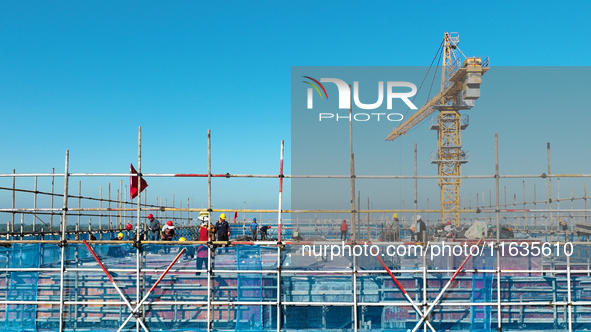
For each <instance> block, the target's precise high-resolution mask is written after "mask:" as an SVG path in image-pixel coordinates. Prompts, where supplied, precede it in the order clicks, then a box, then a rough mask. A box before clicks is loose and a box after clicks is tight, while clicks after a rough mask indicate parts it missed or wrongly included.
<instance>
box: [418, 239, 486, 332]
mask: <svg viewBox="0 0 591 332" xmlns="http://www.w3.org/2000/svg"><path fill="white" fill-rule="evenodd" d="M483 241H484V239H480V241H478V243H477V244H476V247H479V246H480V245H481V244H482V242H483ZM483 250H484V249H483ZM472 253H473V248H472V247H471V248H470V255H468V257H466V259H464V261H463V262H462V265H460V267H459V268H458V269H457V270H456V272H455V273H454V274H453V276H452V277H451V279H449V281H448V282H447V284H446V285H445V287H443V289H442V290H441V292H440V293H439V295H437V298H435V300H434V301H433V303H432V304H431V306H429V309H427V312H426V313H425V315H424V316H422V317H421V320H420V321H419V322H418V323H417V325H416V326H415V327H414V329H412V332H416V330H417V329H418V328H419V327H421V324H422V323H423V322H425V323H427V320H426V317H427V316H428V315H429V314H430V313H431V311H432V310H433V308H435V306H436V305H437V303H438V302H439V300H441V298H442V297H443V294H444V293H445V291H446V290H447V289H448V288H449V286H450V285H451V284H452V283H453V281H454V279H455V278H456V277H457V276H458V274H460V272H461V271H462V269H463V268H464V265H466V263H467V262H468V260H469V259H470V258H472V257H473V256H472Z"/></svg>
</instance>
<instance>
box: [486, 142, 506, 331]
mask: <svg viewBox="0 0 591 332" xmlns="http://www.w3.org/2000/svg"><path fill="white" fill-rule="evenodd" d="M495 188H496V196H497V197H496V198H497V201H496V205H497V206H496V209H495V215H496V217H497V243H496V245H497V246H496V247H497V251H496V254H497V317H498V319H497V325H498V326H497V328H498V331H499V332H500V331H502V319H503V316H502V315H501V259H500V251H499V242H500V241H501V222H500V220H499V133H495ZM483 205H484V204H483ZM483 250H484V249H483Z"/></svg>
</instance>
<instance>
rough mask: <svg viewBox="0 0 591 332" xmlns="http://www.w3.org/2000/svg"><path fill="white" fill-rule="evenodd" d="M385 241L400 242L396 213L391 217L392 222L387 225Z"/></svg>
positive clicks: (398, 221) (398, 222)
mask: <svg viewBox="0 0 591 332" xmlns="http://www.w3.org/2000/svg"><path fill="white" fill-rule="evenodd" d="M386 241H400V220H398V213H394V214H393V215H392V221H391V222H389V223H388V229H387V230H386Z"/></svg>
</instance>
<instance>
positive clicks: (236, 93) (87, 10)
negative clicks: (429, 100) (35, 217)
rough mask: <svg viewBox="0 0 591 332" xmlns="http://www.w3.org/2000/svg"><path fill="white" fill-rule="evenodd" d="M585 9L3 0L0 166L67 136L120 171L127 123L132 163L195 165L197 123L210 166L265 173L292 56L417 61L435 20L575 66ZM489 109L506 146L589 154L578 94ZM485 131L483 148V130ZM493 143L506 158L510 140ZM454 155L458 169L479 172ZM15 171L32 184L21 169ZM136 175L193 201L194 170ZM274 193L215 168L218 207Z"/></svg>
mask: <svg viewBox="0 0 591 332" xmlns="http://www.w3.org/2000/svg"><path fill="white" fill-rule="evenodd" d="M590 9H591V5H589V4H588V3H585V2H566V3H559V2H555V1H538V2H535V3H531V2H523V3H519V2H514V1H504V2H496V3H494V4H492V3H488V4H484V5H480V4H477V3H474V2H473V1H456V2H453V4H452V3H450V2H437V3H434V2H432V1H414V2H392V1H383V2H371V3H365V2H343V1H321V2H318V1H298V2H256V3H255V2H242V1H224V2H196V1H177V2H155V1H125V2H120V1H101V2H98V1H95V2H88V1H87V2H79V1H69V2H66V1H61V2H57V3H56V2H44V1H29V2H14V1H3V2H0V31H2V32H1V33H0V47H1V51H0V64H2V69H1V70H0V91H2V92H1V93H0V114H1V115H2V119H3V140H2V144H0V154H1V155H2V159H1V160H0V173H9V172H12V169H13V168H16V170H17V172H19V173H38V172H50V171H51V168H52V167H55V168H56V172H62V171H63V164H64V152H65V150H66V149H68V150H70V164H71V168H70V170H71V172H112V173H122V172H127V171H128V165H129V162H133V163H134V164H137V127H138V126H142V130H143V163H142V166H143V171H144V172H150V173H205V172H207V144H206V143H207V141H206V135H207V129H211V130H212V138H213V142H212V148H213V152H212V158H213V170H212V171H213V172H214V173H226V172H229V173H241V174H247V173H256V174H270V173H277V172H278V167H279V162H278V157H279V147H280V141H281V140H285V141H286V156H287V157H286V173H290V159H289V158H290V141H291V124H290V89H291V86H290V85H291V83H290V82H291V78H290V75H291V67H292V66H428V65H429V63H431V60H432V58H433V56H434V55H435V51H436V50H437V47H438V46H439V44H440V42H441V39H442V36H443V33H444V32H445V31H454V32H455V31H457V32H459V33H460V40H461V42H460V47H461V48H462V50H463V51H464V52H465V53H466V55H478V56H480V55H486V56H489V58H490V59H491V65H492V66H587V65H589V58H588V54H590V53H591V52H590V51H591V36H590V35H589V28H590V25H589V21H588V13H589V11H590ZM518 78H519V77H514V79H516V80H517V79H518ZM484 84H486V79H485V83H484ZM582 84H583V85H584V84H585V82H583V83H582ZM586 84H587V85H588V84H589V81H587V83H586ZM484 88H485V85H483V89H484ZM515 93H516V94H517V92H515ZM485 96H486V92H485V90H483V98H482V99H483V100H484V97H485ZM568 97H569V96H568V94H567V95H566V96H565V98H568ZM498 112H500V113H502V114H503V115H504V116H505V118H506V120H505V121H504V122H499V123H495V124H494V125H495V126H496V127H487V130H486V135H489V134H491V133H492V134H493V135H494V132H503V131H505V132H507V133H515V131H519V134H518V135H521V136H515V137H517V138H513V139H515V140H519V137H523V138H524V139H525V140H524V142H527V143H528V144H523V145H521V146H519V149H521V150H523V151H534V150H535V153H537V154H536V156H537V157H539V158H538V159H540V160H541V162H544V161H545V159H544V158H545V154H544V153H545V143H546V141H551V142H553V144H554V142H556V143H555V144H556V146H557V149H559V150H562V151H563V152H564V153H567V154H568V155H569V156H578V159H577V158H575V159H573V160H574V161H573V162H565V163H564V164H565V165H572V164H579V163H583V162H588V161H589V158H588V157H585V158H583V159H581V158H580V156H581V155H589V149H588V148H586V147H585V146H584V145H585V143H586V142H588V141H589V135H588V134H586V133H579V132H573V130H572V128H570V129H569V124H573V126H574V125H575V124H577V126H576V128H577V130H578V128H580V126H581V123H582V122H584V121H586V120H589V116H588V115H586V114H588V111H587V110H585V109H583V108H579V107H577V108H574V109H571V108H570V107H569V106H568V104H567V105H566V106H565V107H564V108H563V109H557V110H555V112H557V113H558V114H559V117H560V119H562V122H560V123H559V125H558V124H557V125H555V122H552V121H551V120H549V114H548V113H547V112H546V111H544V112H543V113H542V114H538V113H537V112H536V110H535V109H520V110H513V111H512V110H507V109H500V110H498ZM481 114H482V113H481ZM486 116H492V115H490V114H489V115H486ZM478 121H482V122H480V123H481V124H482V123H487V124H491V123H490V120H489V118H487V119H486V120H484V119H481V120H479V119H478V117H477V116H476V115H475V114H474V113H473V114H471V122H472V123H474V124H476V123H478ZM484 121H486V122H484ZM492 125H493V124H491V126H492ZM497 127H498V128H497ZM540 128H541V129H540ZM541 131H543V132H545V133H547V134H548V135H550V133H551V134H552V135H551V136H544V135H540V132H541ZM386 134H387V133H386ZM413 134H420V135H422V136H427V137H428V140H430V141H432V142H431V143H429V144H431V145H430V146H424V147H423V146H422V145H420V147H419V149H420V151H424V152H425V153H426V152H427V151H428V152H430V151H431V150H434V149H435V148H434V146H435V144H434V139H435V138H434V133H433V132H431V131H429V130H428V127H427V126H422V127H420V128H418V129H416V130H415V131H414V132H413ZM483 135H484V134H483ZM507 135H508V134H507ZM487 137H488V136H487ZM501 137H502V136H501ZM407 138H410V136H409V137H407ZM534 138H535V139H534ZM487 139H488V140H483V142H484V143H483V144H485V145H486V149H490V145H491V144H494V136H493V137H488V138H487ZM501 141H502V138H501ZM530 142H531V144H529V143H530ZM407 143H408V144H409V146H411V144H412V143H414V141H412V143H411V141H408V142H407ZM393 144H398V143H393ZM401 144H402V143H401ZM505 144H507V146H509V145H510V143H507V142H506V143H505ZM410 149H412V148H410ZM476 149H480V148H479V147H474V146H473V147H471V150H472V152H471V153H472V154H471V155H472V157H473V159H474V151H475V150H476ZM482 149H483V151H489V150H484V147H483V148H482ZM411 151H412V150H411ZM506 151H508V152H507V155H506V159H510V158H513V157H514V156H517V155H518V154H519V152H518V151H519V150H518V149H517V150H515V149H514V150H511V149H509V148H507V150H506ZM532 153H533V152H532ZM428 158H429V157H428V154H425V155H424V159H425V160H428ZM536 162H537V161H536ZM557 162H558V161H557ZM475 164H476V165H478V163H477V162H475ZM515 164H519V165H521V166H523V167H515V168H512V169H511V171H513V172H515V173H539V172H541V171H543V170H541V171H537V170H536V171H535V172H534V171H528V170H530V169H531V167H530V168H528V165H526V164H524V163H521V162H516V163H515ZM468 165H470V164H468ZM519 165H518V166H519ZM587 165H588V163H587ZM409 166H410V167H412V165H409ZM543 166H544V165H540V168H543ZM424 167H425V172H426V173H427V172H428V173H435V172H436V170H434V168H435V167H434V166H431V165H424ZM468 167H469V166H467V167H465V168H464V171H465V172H468V173H470V174H486V173H491V172H492V170H491V169H487V170H480V169H478V168H477V169H469V168H468ZM474 167H477V166H474ZM556 167H559V166H556ZM409 169H412V168H409ZM577 171H580V170H579V169H577ZM564 172H565V173H566V172H568V170H564ZM77 180H78V179H73V181H76V182H77ZM17 181H18V183H19V185H17V186H19V187H28V188H32V181H31V180H20V179H19V180H17ZM40 181H41V180H40ZM86 181H87V180H84V182H83V193H84V194H86V195H93V196H96V195H98V186H99V185H103V187H106V183H107V182H109V181H111V182H112V183H113V186H114V187H117V186H118V183H119V179H99V180H93V181H90V180H88V182H86ZM127 181H128V180H127V179H124V183H126V182H127ZM148 182H149V184H150V188H149V189H151V191H150V193H149V195H150V196H149V198H150V199H153V198H155V196H160V197H168V198H169V200H170V199H172V194H173V193H176V197H177V199H179V198H182V199H183V200H185V201H186V198H188V197H192V198H194V199H195V205H200V202H206V197H207V196H206V195H207V187H206V185H205V182H204V181H198V180H187V179H172V180H162V179H152V180H150V179H148ZM47 183H48V182H47V180H44V182H43V184H42V185H43V186H45V188H47ZM115 183H116V185H115ZM0 185H1V186H9V185H11V183H10V180H8V179H5V180H2V182H1V184H0ZM60 186H61V185H60ZM75 187H76V188H75V190H74V192H75V191H77V185H76V186H75ZM104 190H105V189H104ZM287 190H288V191H289V186H288V187H287ZM276 193H277V181H276V180H251V179H245V180H234V179H231V180H227V179H219V180H216V181H215V182H214V202H215V204H216V206H219V207H222V206H223V207H228V208H234V207H242V204H243V202H244V201H247V202H248V203H247V207H251V208H255V207H260V208H275V207H276V205H277V194H276ZM1 197H2V199H3V201H4V199H5V198H6V196H5V195H4V194H2V196H1ZM286 198H287V201H288V200H289V194H287V195H286ZM287 203H288V202H287ZM30 204H31V203H27V205H30Z"/></svg>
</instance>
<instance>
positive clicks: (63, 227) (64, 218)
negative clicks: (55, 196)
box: [59, 150, 70, 332]
mask: <svg viewBox="0 0 591 332" xmlns="http://www.w3.org/2000/svg"><path fill="white" fill-rule="evenodd" d="M69 158H70V151H69V150H66V166H65V169H64V205H63V208H62V221H61V231H62V237H61V241H62V250H61V251H62V255H61V259H60V261H61V262H60V266H61V268H60V318H59V332H62V331H63V330H64V269H65V266H64V263H65V255H66V228H67V225H68V180H69V174H68V173H69V170H68V167H69Z"/></svg>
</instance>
